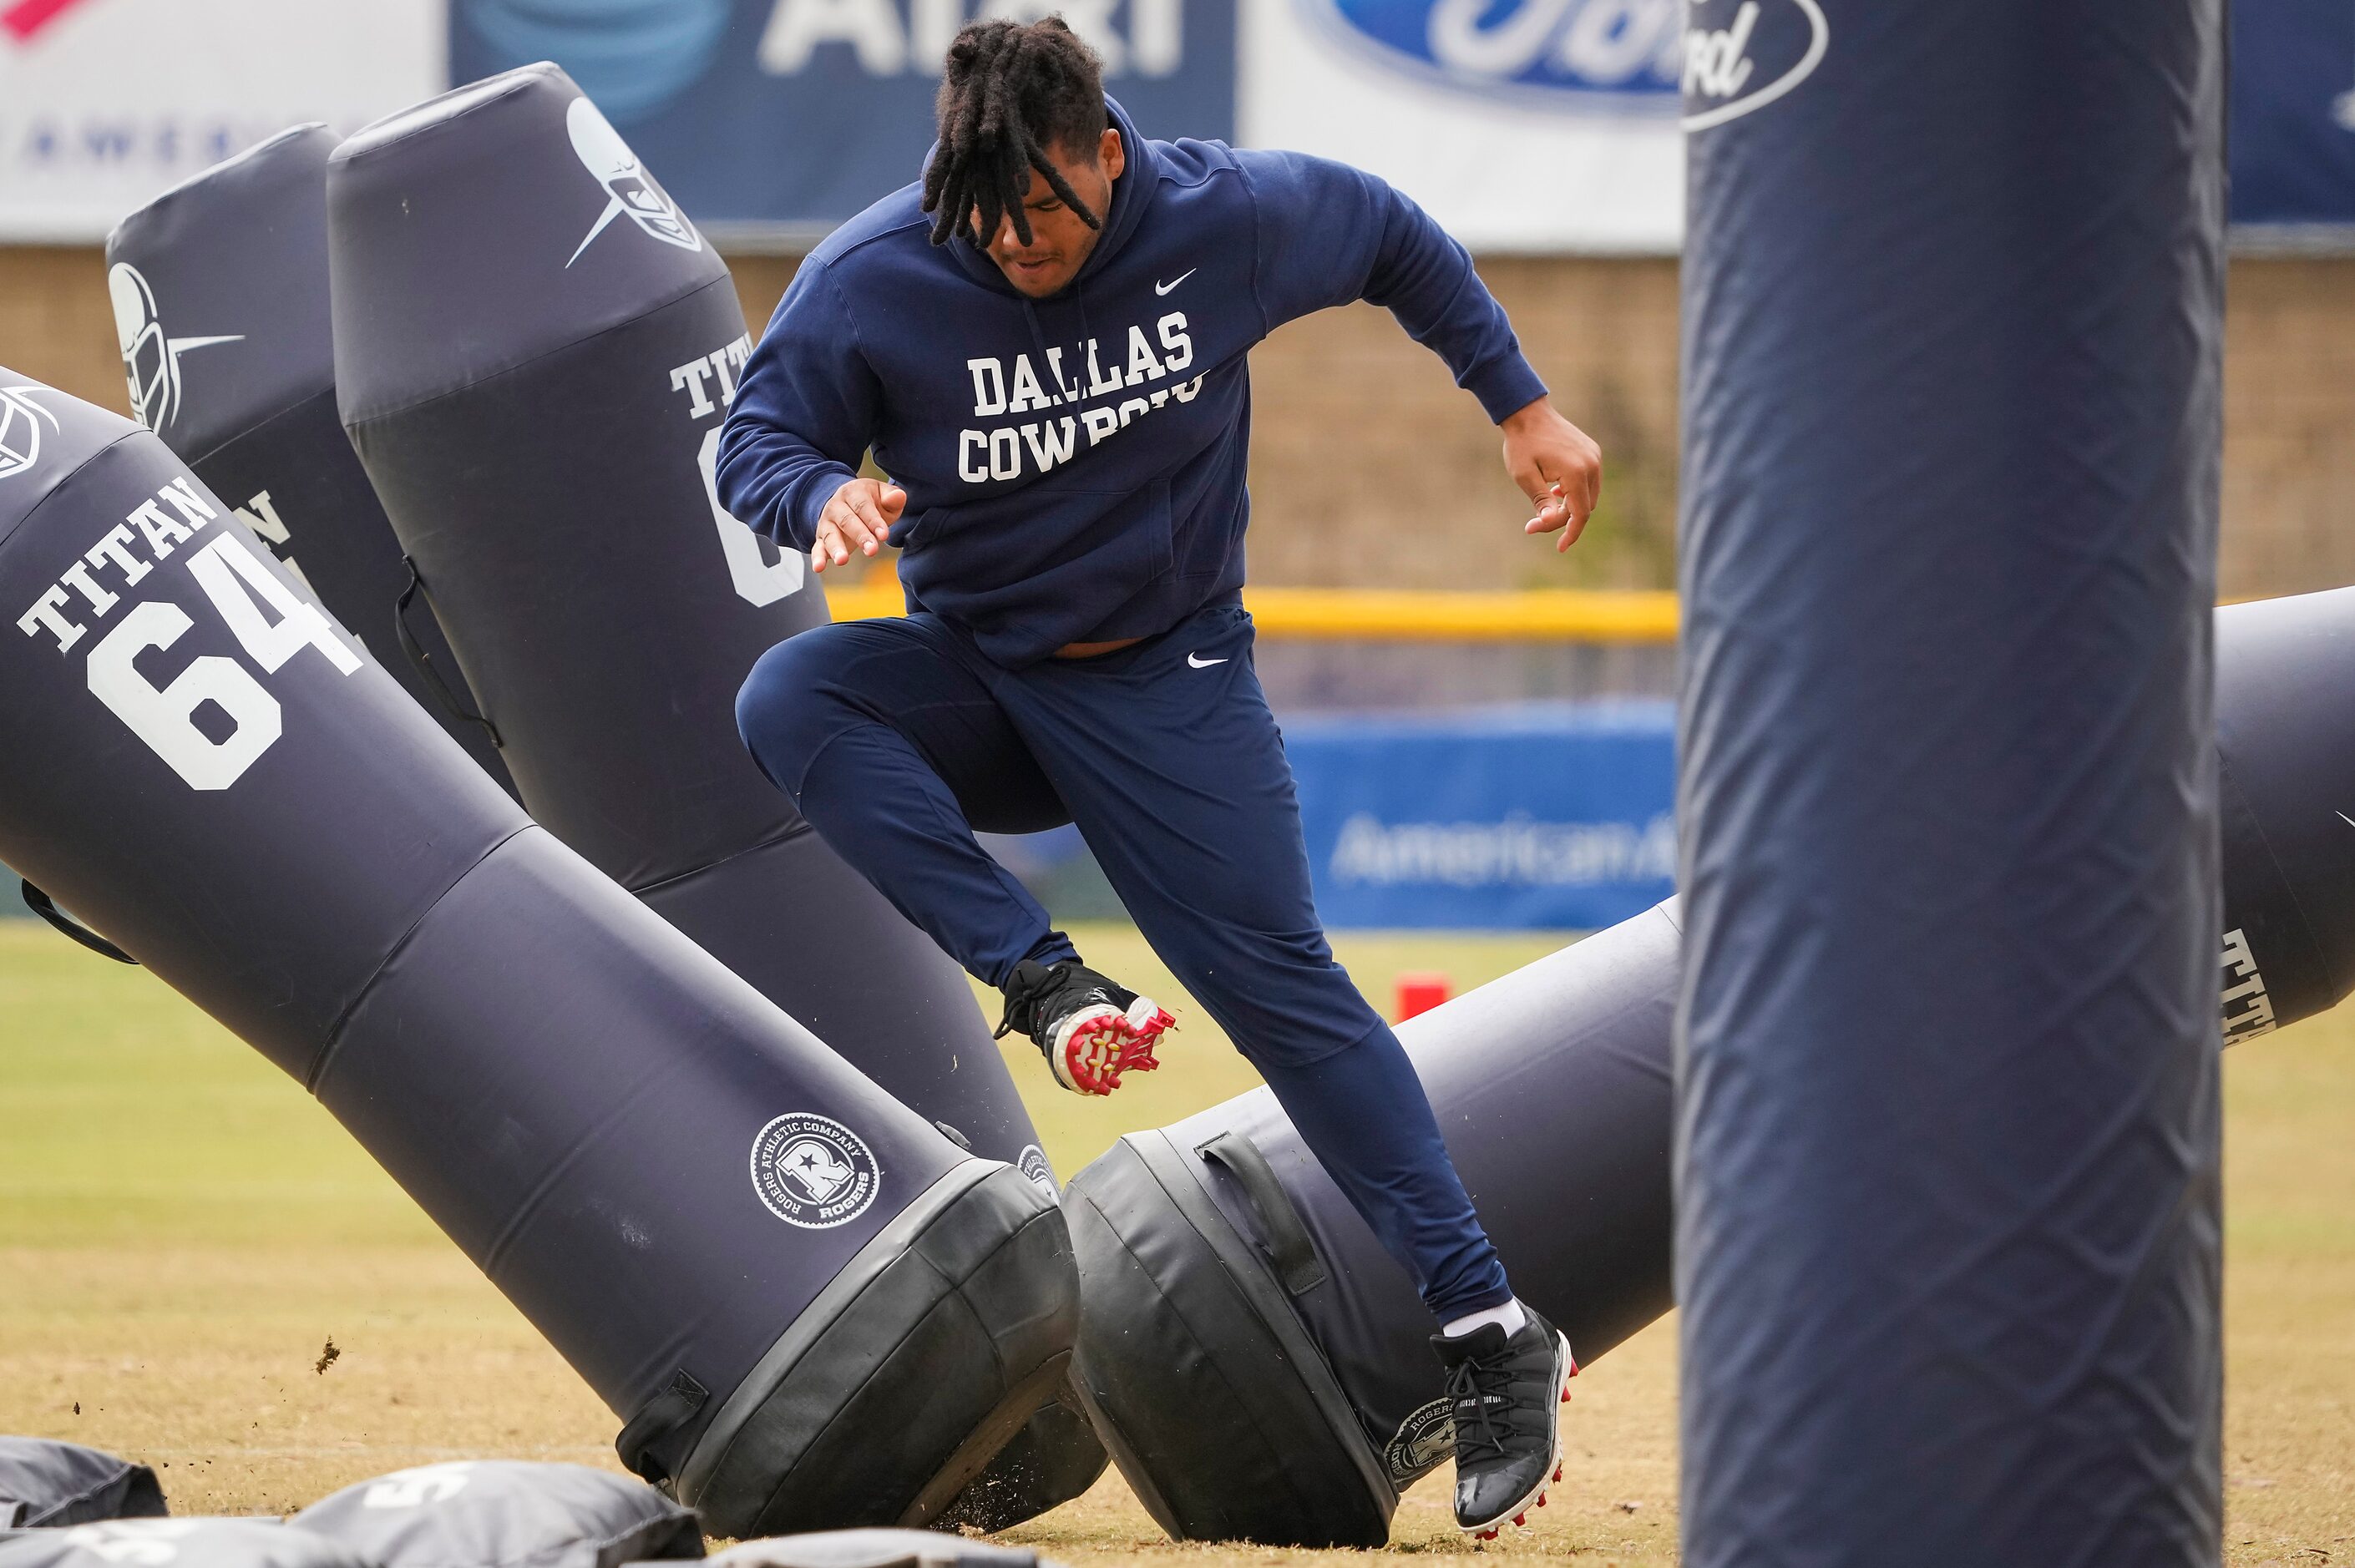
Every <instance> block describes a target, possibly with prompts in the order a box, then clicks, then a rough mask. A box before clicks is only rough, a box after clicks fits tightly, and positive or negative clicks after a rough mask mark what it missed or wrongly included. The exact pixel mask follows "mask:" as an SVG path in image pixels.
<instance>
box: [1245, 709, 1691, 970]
mask: <svg viewBox="0 0 2355 1568" xmlns="http://www.w3.org/2000/svg"><path fill="white" fill-rule="evenodd" d="M1284 753H1285V755H1286V756H1287V757H1289V758H1291V761H1292V770H1293V773H1294V776H1295V778H1296V779H1298V780H1299V784H1300V818H1301V826H1302V829H1303V831H1304V832H1305V834H1306V837H1307V842H1308V863H1309V871H1310V874H1311V875H1312V876H1313V877H1314V878H1315V881H1316V906H1317V910H1318V913H1319V914H1321V915H1322V916H1324V919H1325V923H1326V924H1327V925H1328V926H1335V927H1350V926H1356V927H1367V926H1376V927H1487V928H1504V927H1554V928H1561V929H1578V930H1592V929H1595V928H1598V927H1604V926H1609V925H1613V924H1615V923H1616V922H1618V921H1621V920H1625V919H1626V918H1628V917H1629V916H1634V915H1636V914H1639V913H1641V912H1642V911H1644V910H1646V909H1648V908H1650V907H1651V906H1653V905H1655V904H1657V903H1658V902H1659V901H1660V900H1661V899H1663V898H1666V897H1667V896H1668V895H1669V893H1670V892H1672V891H1673V890H1674V885H1675V876H1676V861H1677V837H1676V820H1675V815H1674V811H1675V800H1676V710H1675V706H1674V705H1672V704H1669V703H1665V702H1624V703H1529V704H1515V705H1510V706H1505V707H1490V708H1473V709H1463V710H1456V711H1452V712H1447V713H1443V714H1439V715H1430V716H1423V715H1415V716H1404V717H1384V718H1368V717H1364V716H1340V715H1336V716H1332V717H1326V718H1314V719H1300V718H1291V719H1286V720H1285V721H1284Z"/></svg>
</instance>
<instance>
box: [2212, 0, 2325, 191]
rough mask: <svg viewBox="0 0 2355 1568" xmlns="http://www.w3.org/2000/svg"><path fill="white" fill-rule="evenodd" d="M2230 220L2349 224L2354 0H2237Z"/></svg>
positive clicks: (2233, 23) (2233, 29)
mask: <svg viewBox="0 0 2355 1568" xmlns="http://www.w3.org/2000/svg"><path fill="white" fill-rule="evenodd" d="M2230 146H2231V149H2232V221H2233V222H2234V223H2236V224H2264V225H2276V224H2284V225H2286V224H2300V225H2313V224H2328V225H2346V226H2355V0H2237V3H2236V4H2235V5H2233V6H2232V137H2231V140H2230Z"/></svg>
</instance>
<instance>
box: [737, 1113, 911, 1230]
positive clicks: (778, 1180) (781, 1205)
mask: <svg viewBox="0 0 2355 1568" xmlns="http://www.w3.org/2000/svg"><path fill="white" fill-rule="evenodd" d="M882 1185H883V1172H882V1170H881V1168H880V1167H879V1166H878V1165H877V1164H876V1163H875V1154H874V1151H873V1150H869V1149H868V1147H867V1140H866V1139H862V1138H860V1137H859V1136H858V1134H857V1133H855V1132H853V1131H851V1130H850V1129H849V1128H847V1127H845V1126H843V1125H842V1124H841V1123H840V1122H838V1121H836V1120H835V1119H834V1118H831V1117H823V1116H819V1115H817V1114H816V1113H815V1112H813V1111H794V1112H792V1113H790V1114H788V1115H785V1116H781V1117H779V1118H777V1119H776V1120H774V1121H773V1122H771V1123H769V1125H768V1126H766V1127H764V1128H762V1129H761V1131H760V1134H759V1136H758V1137H756V1138H754V1139H752V1191H754V1192H758V1193H759V1194H760V1195H761V1202H762V1203H764V1204H766V1205H767V1206H768V1210H769V1213H773V1214H774V1215H776V1216H777V1218H779V1219H781V1220H783V1221H784V1222H785V1223H786V1224H789V1225H799V1226H801V1227H802V1228H803V1229H804V1230H812V1231H824V1230H832V1229H833V1228H834V1227H835V1226H837V1225H843V1224H849V1223H850V1222H851V1221H853V1220H855V1219H857V1218H858V1216H859V1215H861V1214H863V1213H866V1212H867V1209H868V1205H869V1204H871V1203H873V1202H875V1194H876V1192H878V1191H879V1190H880V1189H881V1187H882Z"/></svg>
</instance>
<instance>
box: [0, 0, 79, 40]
mask: <svg viewBox="0 0 2355 1568" xmlns="http://www.w3.org/2000/svg"><path fill="white" fill-rule="evenodd" d="M80 4H81V0H16V4H15V5H10V6H7V7H6V8H5V9H0V27H5V28H7V29H8V31H9V32H11V33H13V34H15V35H16V40H17V42H19V43H22V42H24V41H25V40H26V39H27V38H30V37H32V36H33V35H34V34H35V33H37V32H39V31H40V30H41V29H42V28H43V27H46V26H48V25H49V24H50V23H51V22H53V21H55V20H57V18H58V17H59V16H61V15H63V14H64V13H65V12H68V11H70V10H71V9H73V8H74V7H75V6H76V5H80Z"/></svg>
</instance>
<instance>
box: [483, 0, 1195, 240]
mask: <svg viewBox="0 0 2355 1568" xmlns="http://www.w3.org/2000/svg"><path fill="white" fill-rule="evenodd" d="M1236 4H1237V0H1057V3H1050V4H1039V3H1034V0H453V8H452V13H451V32H450V55H451V69H452V71H453V76H454V78H455V79H457V80H460V81H470V80H473V79H474V78H476V77H481V76H487V75H490V74H491V73H493V72H495V71H501V70H506V69H509V68H511V67H514V66H518V65H527V64H529V63H530V62H532V61H534V60H541V59H552V60H554V61H556V63H557V64H559V65H560V66H562V67H564V69H566V70H568V71H570V73H571V75H572V78H573V79H574V80H576V81H578V82H579V83H580V84H581V87H582V89H583V90H586V91H587V92H588V94H589V96H590V97H591V98H593V99H595V100H596V101H597V103H598V105H599V106H600V107H601V108H602V109H603V110H604V111H605V114H606V116H607V118H609V119H610V120H612V121H613V123H614V125H615V126H616V127H618V128H619V129H620V130H621V132H622V133H623V135H624V136H626V137H627V138H629V142H630V145H631V146H632V147H633V148H634V149H635V150H636V152H637V154H638V155H639V156H640V157H642V158H644V159H645V162H646V164H647V166H648V167H650V168H653V169H657V170H659V171H661V175H662V180H663V184H664V185H665V186H666V188H667V189H668V190H669V191H670V193H671V195H672V196H675V197H676V198H677V200H678V202H679V204H680V205H681V206H682V207H685V208H686V209H687V211H688V213H690V214H691V215H692V216H693V217H695V219H696V221H697V222H698V223H700V224H702V225H703V226H705V227H706V228H709V230H710V231H711V232H712V233H713V235H714V237H715V238H719V239H720V240H722V241H723V242H725V241H728V240H730V239H731V238H734V239H739V240H741V239H744V238H754V237H756V236H765V237H770V238H784V239H793V238H815V237H816V236H819V235H822V234H824V233H825V232H826V230H827V229H829V228H833V227H834V226H835V225H836V224H837V223H840V222H841V221H842V220H843V219H845V218H847V217H851V216H852V215H853V214H855V213H857V212H858V210H859V209H860V208H862V207H866V206H867V205H868V203H870V202H872V201H874V200H875V199H876V198H878V197H879V196H885V195H887V194H889V193H890V192H891V191H893V190H895V189H897V188H898V187H900V185H906V184H907V183H908V182H909V181H911V180H913V179H915V178H916V177H917V175H919V174H921V173H922V164H923V157H924V151H925V149H926V148H927V147H929V146H931V145H932V99H933V96H934V94H936V93H937V92H938V91H939V90H940V71H941V62H942V58H943V56H945V55H946V54H947V52H948V47H949V41H950V39H952V38H953V37H955V36H956V31H957V29H958V28H959V27H961V26H964V24H965V23H966V22H968V21H970V20H973V19H974V18H975V17H976V16H1008V17H1012V18H1014V19H1016V20H1026V21H1027V20H1029V19H1032V18H1034V17H1038V16H1047V15H1050V14H1060V15H1061V16H1062V17H1063V18H1064V19H1065V20H1066V21H1068V22H1069V23H1071V27H1072V29H1073V30H1074V31H1075V32H1077V33H1079V34H1080V35H1081V37H1084V38H1086V39H1087V41H1088V42H1089V43H1090V44H1091V45H1092V46H1093V47H1094V48H1095V50H1096V52H1097V53H1098V54H1099V55H1100V56H1102V57H1103V61H1104V67H1105V86H1106V87H1107V88H1108V89H1109V90H1111V92H1112V93H1113V95H1114V97H1116V98H1118V99H1119V100H1120V101H1121V102H1122V104H1123V105H1124V107H1125V108H1126V109H1127V110H1128V111H1129V112H1130V113H1131V114H1133V115H1134V116H1135V119H1136V122H1137V123H1138V124H1139V125H1140V126H1141V127H1143V128H1144V130H1145V132H1146V134H1147V135H1149V136H1158V137H1176V136H1207V137H1219V138H1222V139H1228V140H1231V139H1232V137H1233V135H1234V129H1235V7H1236Z"/></svg>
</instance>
